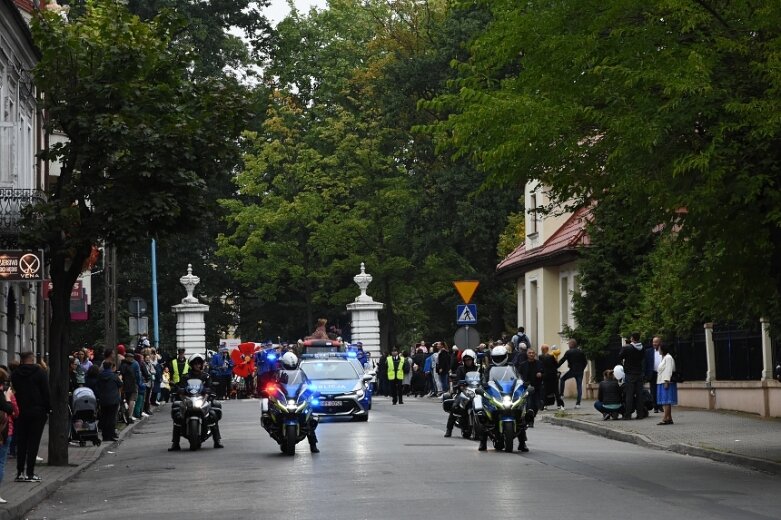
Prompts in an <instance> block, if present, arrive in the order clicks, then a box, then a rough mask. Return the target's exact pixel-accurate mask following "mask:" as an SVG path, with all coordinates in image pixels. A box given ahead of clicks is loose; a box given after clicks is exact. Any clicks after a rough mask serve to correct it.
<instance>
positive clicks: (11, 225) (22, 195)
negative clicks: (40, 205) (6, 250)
mask: <svg viewBox="0 0 781 520" xmlns="http://www.w3.org/2000/svg"><path fill="white" fill-rule="evenodd" d="M45 198H46V195H45V193H44V192H43V191H41V190H33V189H19V188H0V239H2V241H3V242H6V243H7V242H8V241H9V240H11V241H14V239H15V238H16V237H18V235H19V231H20V229H19V222H20V220H21V218H22V209H24V208H25V207H26V206H29V205H30V204H33V203H35V202H42V201H44V200H45Z"/></svg>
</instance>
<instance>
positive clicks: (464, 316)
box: [453, 280, 480, 348]
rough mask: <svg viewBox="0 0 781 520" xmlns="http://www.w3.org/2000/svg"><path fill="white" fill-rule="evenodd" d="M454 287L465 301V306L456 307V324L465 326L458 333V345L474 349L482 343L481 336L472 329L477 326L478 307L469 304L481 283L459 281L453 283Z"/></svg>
mask: <svg viewBox="0 0 781 520" xmlns="http://www.w3.org/2000/svg"><path fill="white" fill-rule="evenodd" d="M453 285H454V286H455V288H456V291H458V294H459V295H461V299H462V300H464V305H457V306H456V324H457V325H463V327H460V328H459V329H458V331H457V332H456V336H455V338H453V339H454V340H455V343H456V345H459V346H461V347H462V348H474V347H477V344H478V343H479V342H480V335H479V334H478V332H477V331H476V330H475V329H470V328H469V326H470V325H476V324H477V305H475V304H473V303H471V304H470V303H469V302H470V301H472V296H474V295H475V291H477V287H478V286H479V285H480V282H478V281H477V280H457V281H455V282H453Z"/></svg>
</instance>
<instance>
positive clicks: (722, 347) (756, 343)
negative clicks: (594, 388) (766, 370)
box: [595, 325, 781, 381]
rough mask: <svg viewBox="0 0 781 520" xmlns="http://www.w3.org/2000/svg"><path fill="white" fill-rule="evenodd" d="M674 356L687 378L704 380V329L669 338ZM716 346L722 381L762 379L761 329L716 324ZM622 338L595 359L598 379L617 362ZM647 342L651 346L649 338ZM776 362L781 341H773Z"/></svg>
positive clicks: (714, 331)
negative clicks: (685, 335)
mask: <svg viewBox="0 0 781 520" xmlns="http://www.w3.org/2000/svg"><path fill="white" fill-rule="evenodd" d="M666 343H667V345H669V346H670V347H671V351H672V354H673V357H674V358H675V364H676V368H677V369H678V371H679V372H681V374H682V375H683V378H684V380H685V381H704V380H705V376H706V373H707V371H708V360H707V354H706V348H705V330H704V329H700V330H696V331H694V332H693V333H692V334H691V335H690V336H689V337H683V336H680V337H673V338H668V339H667V340H666ZM713 343H714V347H715V350H716V379H718V380H721V381H759V379H760V378H761V376H762V331H761V329H760V327H759V325H757V327H756V328H755V329H743V328H738V327H735V326H730V325H722V326H719V325H716V326H714V329H713ZM621 346H622V345H621V339H620V338H616V339H615V340H614V341H611V343H610V344H609V345H608V346H607V347H606V348H605V350H604V355H603V356H602V357H600V358H598V359H596V361H595V366H596V371H597V373H596V376H597V380H599V379H601V378H602V372H603V371H604V370H606V369H612V368H613V367H614V366H616V365H617V364H618V353H619V351H620V350H621ZM646 346H650V339H649V340H648V342H647V345H646ZM773 355H774V358H775V359H774V360H773V366H775V364H776V363H778V362H779V359H780V358H781V345H780V344H779V342H778V341H776V340H774V341H773Z"/></svg>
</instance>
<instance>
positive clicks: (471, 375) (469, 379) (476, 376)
mask: <svg viewBox="0 0 781 520" xmlns="http://www.w3.org/2000/svg"><path fill="white" fill-rule="evenodd" d="M464 381H465V382H466V385H467V386H473V387H475V386H480V372H467V374H466V376H465V377H464Z"/></svg>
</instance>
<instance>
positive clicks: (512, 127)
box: [426, 0, 781, 321]
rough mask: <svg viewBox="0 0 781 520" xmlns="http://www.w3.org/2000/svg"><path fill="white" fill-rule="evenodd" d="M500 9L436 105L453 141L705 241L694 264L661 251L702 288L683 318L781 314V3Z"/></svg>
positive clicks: (499, 172)
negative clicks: (684, 265) (687, 269)
mask: <svg viewBox="0 0 781 520" xmlns="http://www.w3.org/2000/svg"><path fill="white" fill-rule="evenodd" d="M487 6H488V8H489V9H490V10H491V12H492V14H493V18H492V21H491V23H490V24H489V26H488V27H487V29H486V30H485V31H484V32H482V33H481V34H480V35H479V36H478V37H477V38H476V39H475V40H474V41H473V42H472V43H471V45H470V46H469V50H470V56H469V58H468V59H465V60H461V61H459V63H458V64H457V68H458V70H459V74H460V76H459V78H458V79H457V81H455V82H454V85H455V86H456V87H457V88H458V90H457V92H454V93H446V94H443V95H441V96H438V97H437V98H436V99H435V100H433V101H432V102H430V103H428V104H426V106H427V107H428V108H429V109H432V110H439V111H440V112H441V114H442V117H441V120H440V122H439V123H438V124H436V125H431V126H429V127H428V128H429V130H430V131H431V132H432V133H433V134H434V135H435V136H436V137H437V138H438V140H439V143H440V145H441V149H442V150H450V151H451V153H452V154H453V155H454V156H456V157H471V158H473V159H474V160H476V161H477V162H478V163H479V164H480V165H481V166H482V168H483V171H484V172H485V173H486V175H487V176H488V178H489V180H490V181H491V182H493V183H495V184H498V185H506V184H507V183H516V182H524V181H526V180H528V179H539V180H541V181H542V182H544V183H545V184H546V185H548V186H549V187H550V189H551V192H552V194H553V195H555V196H556V197H557V200H559V201H574V204H576V205H577V204H590V203H591V202H593V201H596V202H597V203H603V202H605V201H606V200H609V199H610V198H611V197H625V198H624V199H623V205H620V204H618V205H616V207H617V208H618V211H620V212H621V213H622V215H623V217H624V218H628V219H630V220H631V216H632V214H634V213H638V212H642V213H646V212H647V213H648V215H649V217H650V220H651V221H652V222H654V223H656V224H657V225H658V226H659V227H658V228H657V232H658V233H659V234H660V235H664V236H665V239H664V241H662V243H663V244H665V247H673V248H674V256H675V257H678V254H681V255H683V257H682V258H683V259H685V258H687V257H691V256H692V253H695V252H696V258H693V259H692V261H691V262H690V264H691V265H692V266H694V267H695V268H696V271H695V272H693V273H690V275H688V276H685V277H679V278H675V279H673V278H669V277H670V276H672V274H673V273H674V272H675V271H676V269H673V268H672V266H670V265H666V264H665V262H662V258H656V260H657V261H656V262H652V267H653V268H654V269H655V270H656V271H655V272H654V274H653V276H651V277H650V278H648V279H649V280H654V281H655V282H663V285H666V286H668V289H667V290H668V291H671V294H679V295H681V296H684V295H692V294H697V299H696V306H697V310H696V311H692V312H690V311H688V310H687V311H685V310H681V311H680V312H682V313H683V314H682V315H680V316H677V317H673V316H670V317H669V319H670V320H676V319H677V320H685V319H688V317H693V316H711V317H714V318H732V319H741V318H742V319H750V320H752V321H753V320H755V319H756V318H757V317H758V316H760V315H764V316H772V317H774V318H776V321H778V320H779V319H781V312H780V311H779V302H780V301H781V298H779V297H780V296H781V213H779V210H778V208H779V197H781V190H779V182H778V181H779V175H780V173H779V164H780V159H781V146H779V144H781V142H780V140H779V136H780V135H781V96H779V88H780V87H781V75H780V74H779V69H778V57H779V48H780V47H779V46H780V45H781V30H780V29H779V27H781V23H780V22H781V5H779V4H777V3H774V2H759V3H756V2H748V1H745V0H744V1H738V2H691V1H685V0H664V1H657V2H641V1H637V0H623V1H618V2H610V3H608V4H606V3H605V2H599V1H596V0H584V1H580V2H557V1H552V0H532V1H529V2H523V3H518V2H512V1H510V0H497V1H495V2H490V3H488V4H487ZM611 222H616V221H615V220H612V221H611ZM647 231H648V232H649V233H650V232H651V229H648V230H647ZM633 235H634V234H633V233H632V234H630V238H631V236H633ZM670 241H672V242H670ZM634 247H635V245H634V244H633V245H632V246H631V248H634ZM686 251H689V252H688V253H686ZM668 252H669V250H668ZM659 254H660V255H662V254H663V253H659ZM682 261H683V260H682ZM684 263H687V262H684ZM608 264H609V262H608ZM608 264H606V265H608ZM660 276H667V277H668V279H666V280H660V278H659V277H660ZM660 287H661V286H659V287H657V289H658V288H660ZM673 287H675V290H673ZM760 288H761V289H760ZM647 290H648V291H650V290H651V289H650V288H648V289H647ZM587 294H592V293H587Z"/></svg>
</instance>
